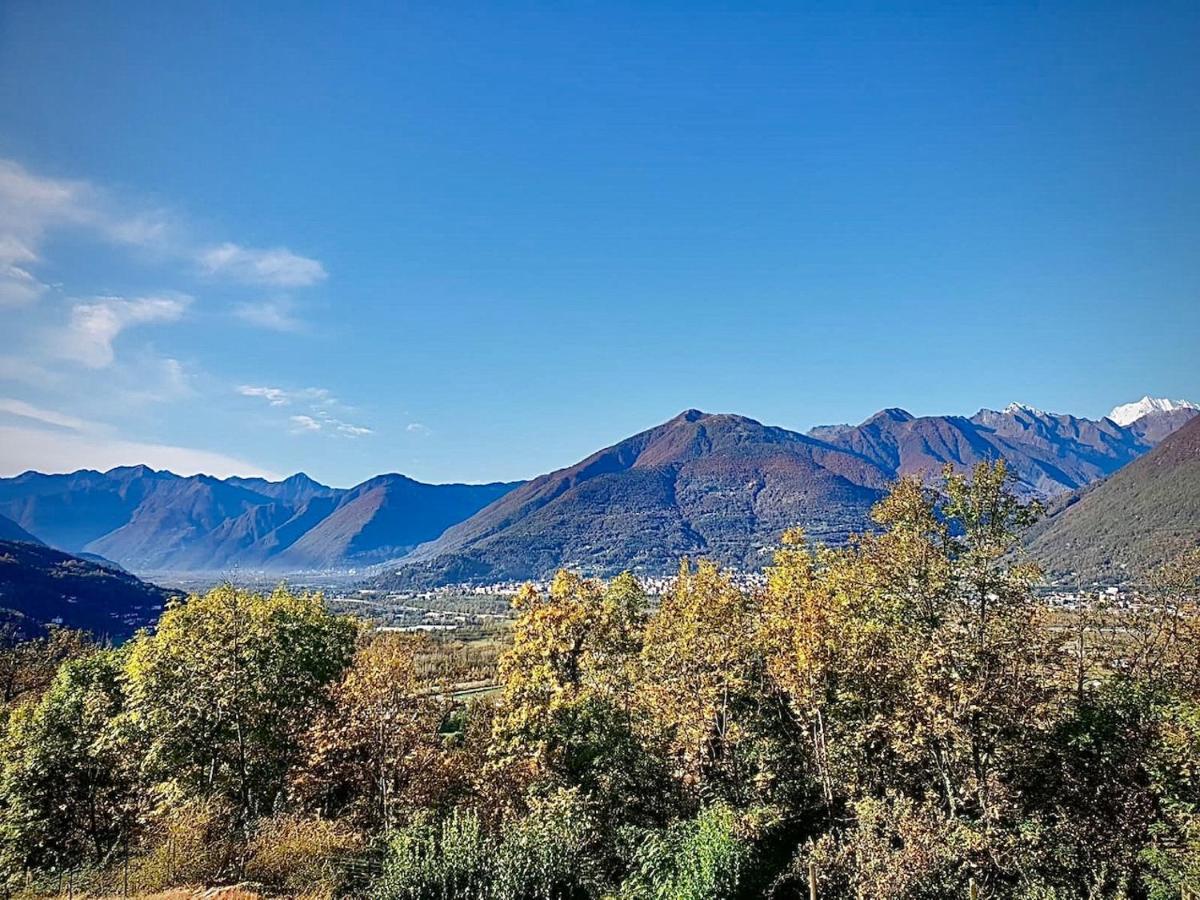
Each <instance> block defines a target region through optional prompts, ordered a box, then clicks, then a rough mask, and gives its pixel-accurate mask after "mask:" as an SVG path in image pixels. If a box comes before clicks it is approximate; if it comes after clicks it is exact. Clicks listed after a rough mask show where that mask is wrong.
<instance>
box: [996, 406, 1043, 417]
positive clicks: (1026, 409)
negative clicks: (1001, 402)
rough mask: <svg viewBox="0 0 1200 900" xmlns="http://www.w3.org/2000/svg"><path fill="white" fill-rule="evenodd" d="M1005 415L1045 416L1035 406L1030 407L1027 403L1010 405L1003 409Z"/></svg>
mask: <svg viewBox="0 0 1200 900" xmlns="http://www.w3.org/2000/svg"><path fill="white" fill-rule="evenodd" d="M1003 412H1004V413H1005V415H1009V416H1014V415H1016V414H1017V413H1032V414H1033V415H1035V416H1044V415H1046V413H1045V411H1044V410H1041V409H1038V408H1037V407H1036V406H1030V405H1029V404H1028V403H1010V404H1008V406H1006V407H1004V409H1003Z"/></svg>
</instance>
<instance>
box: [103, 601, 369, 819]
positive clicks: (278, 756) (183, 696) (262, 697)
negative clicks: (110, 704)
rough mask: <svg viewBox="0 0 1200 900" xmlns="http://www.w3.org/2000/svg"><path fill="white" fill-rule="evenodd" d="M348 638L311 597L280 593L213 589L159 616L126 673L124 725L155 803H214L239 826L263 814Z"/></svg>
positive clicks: (342, 663)
mask: <svg viewBox="0 0 1200 900" xmlns="http://www.w3.org/2000/svg"><path fill="white" fill-rule="evenodd" d="M354 637H355V628H354V626H353V625H352V624H351V622H349V621H348V620H346V619H339V618H336V617H334V616H331V615H329V614H328V613H327V612H326V611H325V609H324V605H323V602H322V599H321V597H320V596H319V595H315V594H294V593H291V592H290V591H287V590H284V589H282V588H281V589H279V590H276V591H274V592H273V593H271V594H266V595H264V594H255V593H251V592H247V591H242V590H239V589H237V588H235V587H233V586H232V585H222V586H220V587H217V588H214V589H213V590H211V591H210V592H208V593H207V594H204V595H202V596H196V597H192V598H191V599H189V600H188V601H187V602H185V603H180V604H175V605H172V606H171V607H170V608H168V609H167V611H166V612H164V613H163V616H162V619H161V620H160V621H159V624H158V628H157V630H156V631H155V632H154V633H143V634H141V635H139V636H138V637H137V638H136V639H135V640H134V641H133V642H132V647H131V649H130V654H129V663H128V667H127V677H128V691H129V697H128V707H129V717H130V720H131V723H132V725H133V727H134V728H136V729H137V731H138V733H139V735H140V736H141V739H142V740H143V741H144V745H145V747H144V754H145V766H146V768H147V770H148V771H149V773H151V775H152V776H153V777H155V778H157V779H158V780H159V785H160V788H161V792H162V794H163V796H164V797H165V798H168V799H171V798H175V797H191V796H200V797H206V796H219V797H222V798H224V799H226V800H227V801H228V802H229V803H230V805H231V806H232V808H233V811H234V816H235V821H236V824H238V825H239V826H241V827H245V825H246V824H247V823H248V821H249V819H251V818H252V817H254V816H256V815H261V814H264V813H268V812H270V811H271V810H272V808H273V805H274V803H275V801H276V798H277V797H278V796H279V794H280V792H281V791H282V790H283V787H284V783H285V779H286V776H287V773H288V771H289V769H290V768H291V766H292V765H293V764H294V763H295V762H296V760H297V759H298V757H299V752H298V744H299V739H300V736H301V735H302V734H303V732H304V730H305V729H306V727H307V726H308V725H309V723H310V722H311V721H312V719H313V717H314V716H315V715H317V713H318V712H319V711H320V709H321V708H322V707H323V705H324V704H325V702H326V688H327V686H328V685H329V684H330V683H331V682H333V681H335V680H336V679H337V678H339V677H340V676H341V674H342V671H343V670H344V669H345V668H346V665H347V664H348V663H349V661H350V655H351V653H352V650H353V643H354Z"/></svg>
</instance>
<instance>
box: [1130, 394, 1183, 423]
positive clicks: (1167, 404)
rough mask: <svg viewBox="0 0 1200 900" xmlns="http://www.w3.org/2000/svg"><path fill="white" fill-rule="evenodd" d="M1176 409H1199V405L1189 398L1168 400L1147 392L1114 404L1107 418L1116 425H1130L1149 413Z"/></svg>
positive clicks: (1167, 411)
mask: <svg viewBox="0 0 1200 900" xmlns="http://www.w3.org/2000/svg"><path fill="white" fill-rule="evenodd" d="M1178 409H1194V410H1200V406H1198V405H1197V404H1195V403H1193V402H1192V401H1190V400H1168V399H1167V398H1166V397H1151V396H1150V395H1149V394H1147V395H1146V396H1144V397H1143V398H1142V399H1141V400H1135V401H1134V402H1133V403H1122V404H1121V405H1120V406H1114V407H1113V410H1112V412H1110V413H1109V414H1108V418H1110V419H1112V420H1113V421H1114V422H1116V423H1117V424H1118V425H1132V424H1133V423H1134V422H1136V421H1137V420H1138V419H1140V418H1142V417H1144V416H1148V415H1150V414H1151V413H1169V412H1174V411H1175V410H1178Z"/></svg>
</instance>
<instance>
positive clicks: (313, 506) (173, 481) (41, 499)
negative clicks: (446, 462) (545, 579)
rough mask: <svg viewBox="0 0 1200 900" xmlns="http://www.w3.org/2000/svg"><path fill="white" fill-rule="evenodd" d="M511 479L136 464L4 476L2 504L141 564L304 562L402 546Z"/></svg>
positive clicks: (315, 564) (75, 547) (53, 538)
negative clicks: (185, 469) (351, 481)
mask: <svg viewBox="0 0 1200 900" xmlns="http://www.w3.org/2000/svg"><path fill="white" fill-rule="evenodd" d="M512 487H513V485H511V484H490V485H459V484H449V485H429V484H422V483H420V482H416V481H413V480H412V479H410V478H406V477H405V476H403V475H381V476H378V477H376V478H373V479H371V480H370V481H368V482H365V483H363V484H361V485H358V486H357V487H355V488H351V489H349V490H339V489H335V488H330V487H327V486H325V485H322V484H319V483H317V482H315V481H313V480H312V479H310V478H308V476H306V475H303V474H300V475H294V476H292V477H291V478H288V479H286V480H285V481H281V482H267V481H263V480H262V479H255V478H228V479H217V478H211V477H209V476H206V475H197V476H191V477H186V478H185V477H181V476H178V475H175V474H173V473H171V472H159V471H155V470H153V469H150V468H147V467H146V466H133V467H124V468H118V469H112V470H110V471H108V472H94V471H86V470H85V471H80V472H74V473H72V474H69V475H42V474H40V473H36V472H26V473H25V474H23V475H19V476H17V477H15V478H6V479H0V515H3V516H6V517H7V518H8V519H10V520H12V522H14V523H15V525H16V526H18V527H20V528H21V529H23V530H24V531H25V532H26V533H28V534H30V535H33V536H36V538H37V539H40V540H42V541H44V542H45V543H47V544H49V545H50V546H53V547H56V548H58V549H60V550H64V551H67V552H72V553H81V552H86V553H91V554H97V555H98V556H101V557H104V558H106V559H110V560H113V561H114V562H116V563H119V564H120V565H122V566H125V567H127V568H130V569H132V570H134V571H143V572H152V571H210V572H221V571H223V570H229V569H232V568H235V567H240V568H253V569H265V570H278V571H299V570H305V569H326V568H338V567H345V566H353V565H360V564H362V563H363V562H367V561H377V560H379V559H385V558H387V557H389V556H394V555H396V554H399V553H404V552H406V551H408V550H410V549H411V548H413V547H415V546H416V545H417V544H419V543H421V542H422V541H425V540H430V539H432V538H434V537H437V535H439V534H440V533H441V532H442V531H443V530H445V529H446V528H447V527H448V526H449V525H451V524H453V523H455V522H459V521H461V520H462V519H464V518H466V517H467V516H469V515H471V514H472V513H474V512H475V511H476V510H478V509H480V508H482V507H483V506H486V505H487V504H488V503H490V502H491V501H493V500H495V499H496V498H497V497H500V496H501V495H503V494H504V493H505V492H507V491H508V490H510V489H511V488H512Z"/></svg>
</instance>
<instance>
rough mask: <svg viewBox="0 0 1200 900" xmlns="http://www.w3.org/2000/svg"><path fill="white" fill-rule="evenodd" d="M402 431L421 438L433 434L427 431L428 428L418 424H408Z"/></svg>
mask: <svg viewBox="0 0 1200 900" xmlns="http://www.w3.org/2000/svg"><path fill="white" fill-rule="evenodd" d="M404 430H405V431H407V432H410V433H412V434H419V435H422V436H427V435H430V434H433V432H432V431H430V430H429V427H428V426H426V425H422V424H421V423H420V422H409V423H408V424H407V425H406V426H405V427H404Z"/></svg>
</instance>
